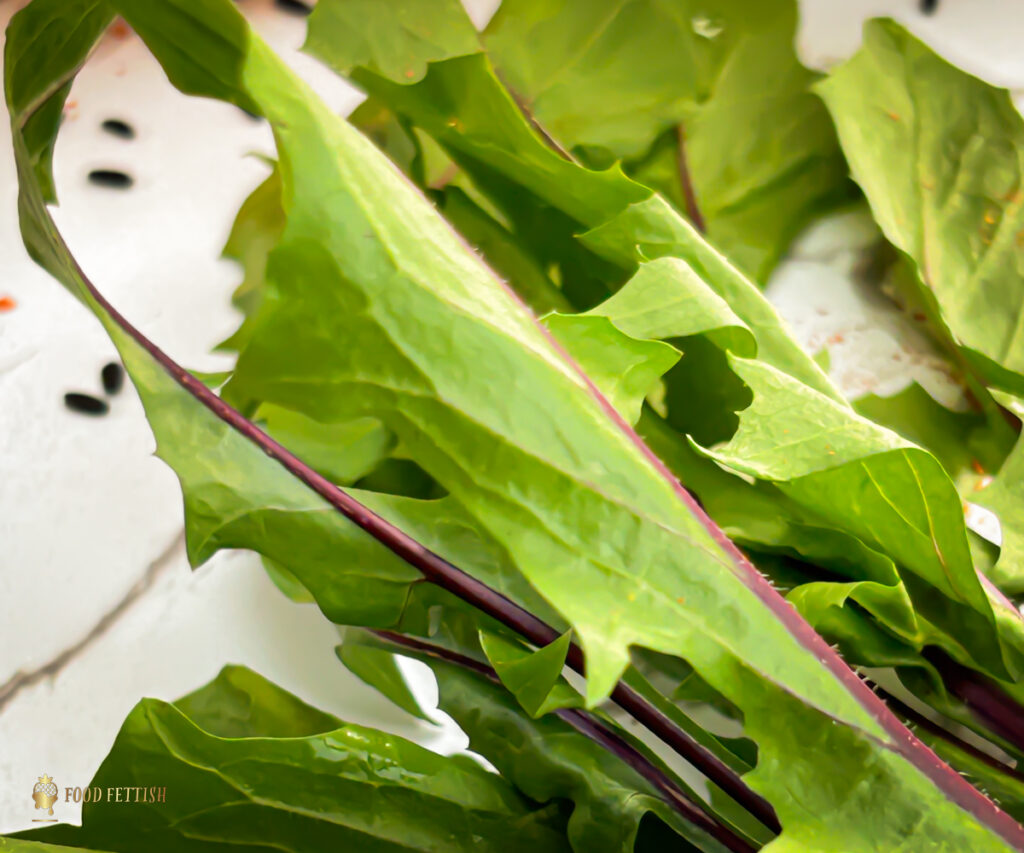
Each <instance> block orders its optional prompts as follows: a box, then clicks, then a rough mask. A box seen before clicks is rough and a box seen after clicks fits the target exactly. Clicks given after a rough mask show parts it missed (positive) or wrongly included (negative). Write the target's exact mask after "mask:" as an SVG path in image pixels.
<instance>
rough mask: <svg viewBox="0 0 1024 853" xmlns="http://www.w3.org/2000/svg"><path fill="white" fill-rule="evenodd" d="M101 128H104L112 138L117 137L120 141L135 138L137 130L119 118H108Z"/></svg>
mask: <svg viewBox="0 0 1024 853" xmlns="http://www.w3.org/2000/svg"><path fill="white" fill-rule="evenodd" d="M100 127H102V128H103V129H104V130H105V131H106V132H107V133H109V134H110V135H111V136H116V137H118V138H119V139H134V138H135V128H134V127H132V126H131V125H130V124H128V122H126V121H121V119H119V118H108V119H107V120H106V121H104V122H103V123H102V124H101V125H100Z"/></svg>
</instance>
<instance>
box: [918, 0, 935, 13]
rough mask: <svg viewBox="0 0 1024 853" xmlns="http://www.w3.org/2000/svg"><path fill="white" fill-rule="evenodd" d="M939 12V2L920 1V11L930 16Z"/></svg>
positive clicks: (931, 0)
mask: <svg viewBox="0 0 1024 853" xmlns="http://www.w3.org/2000/svg"><path fill="white" fill-rule="evenodd" d="M938 10H939V0H921V11H922V12H923V13H924V14H926V15H932V14H934V13H935V12H937V11H938Z"/></svg>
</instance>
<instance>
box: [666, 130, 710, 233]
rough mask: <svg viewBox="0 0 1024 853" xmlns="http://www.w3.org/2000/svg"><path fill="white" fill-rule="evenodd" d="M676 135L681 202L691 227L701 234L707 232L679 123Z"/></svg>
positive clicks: (684, 136) (683, 132)
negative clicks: (681, 193)
mask: <svg viewBox="0 0 1024 853" xmlns="http://www.w3.org/2000/svg"><path fill="white" fill-rule="evenodd" d="M674 132H675V137H676V171H677V172H678V173H679V188H680V189H681V190H682V191H683V202H684V203H685V204H686V215H687V216H688V217H689V219H690V221H691V222H692V223H693V227H694V228H696V229H697V230H698V231H700V233H701V234H704V233H706V232H707V230H708V229H707V223H706V222H705V221H704V216H703V214H701V212H700V205H699V204H697V191H696V190H695V189H694V188H693V178H692V176H691V175H690V166H689V163H688V161H687V159H686V131H685V130H684V129H683V126H682V125H681V124H677V125H676V126H675V128H674Z"/></svg>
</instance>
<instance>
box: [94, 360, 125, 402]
mask: <svg viewBox="0 0 1024 853" xmlns="http://www.w3.org/2000/svg"><path fill="white" fill-rule="evenodd" d="M100 378H101V379H102V380H103V390H104V391H106V392H107V393H108V394H116V393H117V392H118V391H120V390H121V387H122V386H123V385H124V368H123V367H121V365H120V364H118V363H117V362H116V361H112V362H110V364H106V365H104V366H103V370H101V371H100Z"/></svg>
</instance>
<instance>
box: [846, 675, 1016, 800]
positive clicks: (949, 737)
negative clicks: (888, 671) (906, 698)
mask: <svg viewBox="0 0 1024 853" xmlns="http://www.w3.org/2000/svg"><path fill="white" fill-rule="evenodd" d="M866 683H867V684H868V685H869V686H870V687H871V689H872V690H874V691H875V693H877V694H878V695H879V696H881V697H882V698H883V699H884V700H885V702H886V704H887V705H888V706H889V707H890V708H892V709H893V710H895V711H896V713H897V714H899V715H900V716H901V717H903V718H904V719H906V720H909V721H910V722H911V723H913V724H914V725H915V726H917V727H918V728H919V729H924V730H925V731H926V732H930V733H931V734H933V735H934V736H935V737H937V738H941V739H942V740H944V741H946V742H947V743H949V744H951V745H952V746H954V747H956V748H957V749H959V750H960V751H961V752H966V753H967V754H968V755H971V756H973V757H974V758H975V759H977V760H978V761H980V762H982V763H983V764H987V765H988V766H989V767H991V768H992V769H993V770H997V771H998V772H1000V773H1005V774H1006V775H1007V776H1012V777H1013V778H1014V779H1017V780H1018V781H1020V782H1024V774H1021V773H1020V772H1019V771H1017V770H1015V769H1014V768H1012V767H1010V765H1008V764H1005V763H1004V762H1002V761H1000V760H999V759H998V758H996V757H995V756H992V755H989V754H988V753H987V752H984V751H982V750H980V749H978V747H976V746H975V745H974V744H971V743H968V742H967V741H965V740H961V739H960V738H958V737H957V736H956V735H955V734H953V733H952V732H951V731H948V730H947V729H944V728H943V727H942V726H940V725H939V724H938V723H936V722H935V721H934V720H930V719H928V717H926V716H925V715H924V714H922V713H920V712H919V711H915V710H914V709H913V708H911V707H910V706H909V705H908V704H906V703H905V702H903V701H902V700H901V699H897V698H896V697H895V696H893V695H892V694H891V693H889V692H888V691H887V690H885V689H884V688H882V687H880V686H879V685H877V684H875V683H874V682H872V681H868V682H866Z"/></svg>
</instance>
